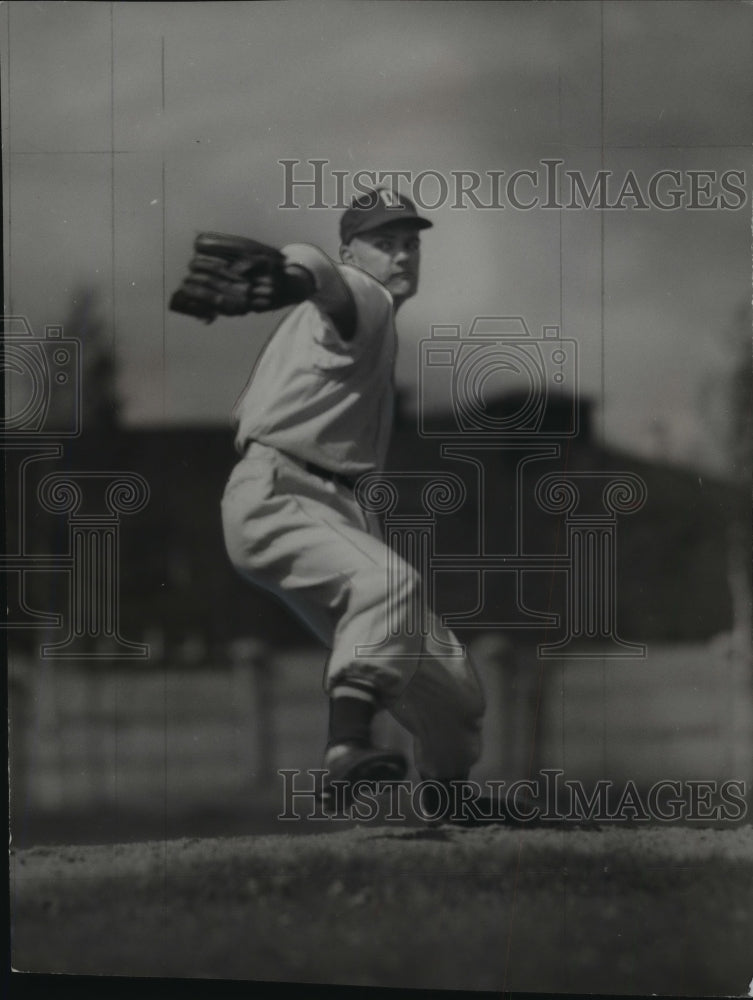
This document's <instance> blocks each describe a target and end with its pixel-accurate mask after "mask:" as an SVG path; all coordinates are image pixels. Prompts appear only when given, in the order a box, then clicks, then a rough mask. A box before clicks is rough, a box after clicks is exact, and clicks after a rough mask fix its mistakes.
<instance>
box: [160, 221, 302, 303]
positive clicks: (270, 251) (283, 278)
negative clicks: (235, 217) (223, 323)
mask: <svg viewBox="0 0 753 1000" xmlns="http://www.w3.org/2000/svg"><path fill="white" fill-rule="evenodd" d="M194 249H195V250H196V254H195V256H194V257H193V258H192V260H191V262H190V264H189V273H188V276H187V277H186V278H185V279H184V281H183V283H182V284H181V286H180V288H179V289H178V290H177V291H176V292H175V294H174V295H173V297H172V299H171V301H170V308H171V309H172V310H173V311H175V312H181V313H186V314H187V315H189V316H196V317H197V318H199V319H205V320H206V321H207V322H211V321H212V320H213V319H214V318H215V317H216V316H218V315H223V316H243V315H245V314H246V313H249V312H266V311H268V310H270V309H280V308H282V307H283V306H287V305H291V304H293V303H294V302H301V301H303V299H305V298H307V297H308V295H309V294H310V293H311V290H312V288H313V283H312V282H309V281H307V280H306V276H305V275H301V273H300V272H301V269H300V268H286V266H285V258H284V256H283V255H282V254H281V253H280V251H279V250H275V249H274V247H268V246H266V245H265V244H263V243H257V242H256V240H249V239H245V238H244V237H241V236H225V235H223V234H221V233H201V234H200V235H199V236H198V237H197V238H196V242H195V244H194Z"/></svg>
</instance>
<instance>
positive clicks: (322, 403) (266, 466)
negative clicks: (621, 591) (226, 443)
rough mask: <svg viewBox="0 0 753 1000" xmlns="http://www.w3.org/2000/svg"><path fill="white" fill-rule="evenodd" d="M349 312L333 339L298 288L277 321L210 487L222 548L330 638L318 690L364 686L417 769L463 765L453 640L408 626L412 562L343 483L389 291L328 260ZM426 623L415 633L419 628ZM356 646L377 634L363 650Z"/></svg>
mask: <svg viewBox="0 0 753 1000" xmlns="http://www.w3.org/2000/svg"><path fill="white" fill-rule="evenodd" d="M337 267H338V271H339V273H340V275H341V276H342V278H343V279H344V281H345V282H346V284H347V286H348V288H349V289H350V292H351V294H352V297H353V300H354V303H355V306H356V310H357V323H356V329H355V334H354V336H353V337H352V339H350V340H348V341H345V340H343V338H342V337H341V336H340V334H339V333H338V331H337V329H336V327H335V326H334V324H333V322H332V320H331V319H330V318H329V317H328V316H327V315H326V314H324V313H323V312H322V311H320V309H319V308H318V307H317V306H316V305H314V304H313V303H312V302H311V301H306V302H303V303H301V304H300V305H298V306H296V307H295V308H294V309H293V310H292V311H291V312H290V313H288V314H287V315H286V316H285V318H284V319H283V320H282V322H281V323H280V325H279V326H278V327H277V329H276V331H275V332H274V334H273V335H272V337H271V339H270V341H269V342H268V344H267V346H266V348H265V349H264V351H263V352H262V355H261V356H260V358H259V360H258V362H257V364H256V366H255V368H254V371H253V373H252V377H251V379H250V381H249V383H248V385H247V387H246V389H245V390H244V393H243V395H242V396H241V398H240V400H239V402H238V404H237V406H236V409H235V416H236V418H237V421H238V430H237V435H236V447H237V449H238V451H239V452H240V453H241V455H242V457H241V460H240V461H239V462H238V464H237V465H236V466H235V468H234V469H233V472H232V474H231V476H230V479H229V481H228V484H227V487H226V489H225V493H224V496H223V500H222V516H223V528H224V532H225V543H226V546H227V550H228V554H229V556H230V558H231V560H232V562H233V564H234V566H235V567H236V569H237V570H238V571H239V572H240V573H241V574H242V575H243V576H244V577H245V578H247V579H248V580H250V581H251V582H253V583H255V584H257V585H259V586H262V587H264V588H266V589H267V590H270V591H272V592H273V593H275V594H277V595H278V596H280V597H281V598H282V599H283V600H284V601H285V603H286V604H287V605H288V606H289V607H290V608H291V610H292V611H294V612H295V613H296V614H297V615H298V616H299V617H300V618H301V619H303V620H304V621H305V622H306V623H307V624H308V626H309V627H310V628H311V629H312V631H313V632H314V633H315V634H316V635H317V636H318V637H319V638H320V639H321V641H322V642H324V643H325V645H326V646H328V647H329V648H330V650H331V655H330V657H329V660H328V663H327V666H326V670H325V675H324V689H325V692H327V693H328V694H329V693H330V692H331V691H332V690H333V688H334V687H335V686H336V685H337V684H338V683H343V682H346V683H347V682H349V681H353V682H354V683H355V684H357V685H359V686H361V687H363V686H364V685H366V686H368V687H369V688H370V689H371V690H373V692H374V695H375V698H376V702H377V705H378V706H379V707H384V708H386V709H387V710H389V711H390V713H391V714H392V715H393V716H394V717H395V718H396V719H397V720H398V722H400V723H401V724H402V725H404V726H405V727H406V728H407V729H408V730H409V731H410V732H411V733H412V734H413V736H414V741H415V747H414V749H415V758H416V766H417V768H418V770H419V772H420V773H421V774H422V776H424V777H432V778H443V779H453V778H462V777H464V776H466V775H467V772H468V769H469V768H470V766H471V764H473V763H474V762H475V760H476V759H477V758H478V755H479V752H480V725H481V722H480V720H481V716H482V714H483V710H484V704H483V696H482V693H481V689H480V686H479V683H478V679H477V677H476V674H475V671H474V670H473V667H472V665H471V664H470V662H469V661H468V659H467V658H466V657H465V656H462V655H453V656H448V655H447V647H448V646H452V647H454V648H455V649H456V650H458V649H459V645H458V643H457V640H456V639H455V637H454V636H453V634H452V633H451V632H449V631H448V630H447V629H446V628H444V627H443V626H442V625H441V624H440V622H439V621H438V619H437V618H436V616H434V614H433V612H431V611H428V612H427V613H428V614H429V616H430V623H429V624H430V626H431V627H430V628H428V629H425V630H421V629H416V628H415V627H414V618H413V612H414V611H415V609H416V607H417V606H418V604H420V602H421V600H422V598H421V589H422V582H421V579H420V576H419V574H418V573H417V572H416V571H415V570H414V569H413V568H412V567H410V566H409V565H408V564H407V563H405V562H404V561H402V560H401V559H399V558H398V557H397V555H396V554H395V553H394V552H392V551H391V550H390V549H389V548H388V547H387V546H386V545H385V544H384V542H383V541H382V537H381V530H380V526H379V523H378V521H377V519H376V518H375V517H374V516H373V515H370V514H367V513H365V512H364V511H363V510H362V508H361V507H360V506H359V504H358V503H357V501H356V499H355V497H354V495H353V489H352V482H349V481H348V480H349V479H355V477H356V476H358V475H359V474H361V473H364V472H368V471H374V470H379V469H381V468H382V467H383V464H384V459H385V455H386V451H387V446H388V443H389V435H390V430H391V422H392V412H393V368H394V362H395V353H396V336H395V328H394V323H393V304H392V298H391V296H390V294H389V292H388V291H387V289H386V288H385V287H384V286H383V285H382V284H380V283H379V282H378V281H376V280H375V279H374V278H372V277H371V276H370V275H369V274H367V273H366V272H365V271H362V270H360V269H359V268H357V267H353V266H350V265H337ZM422 631H428V633H429V634H428V635H422V634H421V632H422ZM365 646H379V655H378V656H377V655H369V652H368V651H364V649H363V647H365Z"/></svg>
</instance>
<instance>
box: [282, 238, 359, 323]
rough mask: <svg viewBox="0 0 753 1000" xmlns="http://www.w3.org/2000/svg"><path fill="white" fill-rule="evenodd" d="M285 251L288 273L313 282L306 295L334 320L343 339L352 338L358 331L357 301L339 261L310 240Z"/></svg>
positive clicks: (283, 251) (289, 247)
mask: <svg viewBox="0 0 753 1000" xmlns="http://www.w3.org/2000/svg"><path fill="white" fill-rule="evenodd" d="M282 254H283V257H284V258H285V271H286V273H288V274H290V275H291V277H292V278H293V279H294V280H295V279H298V280H300V281H301V282H303V283H306V282H308V283H309V293H308V294H307V295H306V296H305V298H307V299H309V301H311V302H313V303H314V305H315V306H316V307H317V309H319V311H320V312H322V313H324V315H325V316H328V317H329V318H330V319H331V320H332V322H333V323H334V325H335V327H336V328H337V332H338V333H339V334H340V336H341V337H342V338H343V340H351V339H352V338H353V335H354V334H355V332H356V319H357V317H356V304H355V301H354V299H353V295H352V294H351V291H350V289H349V288H348V286H347V284H346V283H345V281H344V280H343V278H342V276H341V274H340V272H339V271H338V269H337V266H336V265H335V263H334V262H333V261H332V260H330V258H329V257H328V256H327V255H326V254H325V253H324V252H323V251H322V250H320V249H319V248H318V247H315V246H311V244H309V243H291V244H290V245H289V246H286V247H283V250H282Z"/></svg>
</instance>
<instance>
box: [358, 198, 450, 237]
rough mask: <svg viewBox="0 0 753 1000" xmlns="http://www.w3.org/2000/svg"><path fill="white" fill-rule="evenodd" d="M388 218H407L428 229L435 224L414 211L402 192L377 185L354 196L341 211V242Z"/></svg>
mask: <svg viewBox="0 0 753 1000" xmlns="http://www.w3.org/2000/svg"><path fill="white" fill-rule="evenodd" d="M391 222H408V223H411V224H412V225H413V226H415V227H416V229H429V228H430V227H431V226H433V225H434V223H433V222H429V220H428V219H423V218H422V217H421V216H420V215H419V214H418V213H417V212H416V206H415V205H414V204H413V202H412V201H411V200H410V198H406V197H405V195H404V194H398V192H397V191H391V190H389V189H388V188H376V189H375V190H373V191H369V192H367V193H366V194H364V195H361V196H360V197H358V198H354V199H353V203H352V204H351V206H350V208H348V209H346V211H345V212H343V215H342V218H341V219H340V239H341V241H342V242H343V243H350V241H351V240H352V239H353V237H354V236H357V235H358V234H359V233H366V232H370V231H371V230H372V229H379V228H380V226H386V225H389V224H390V223H391Z"/></svg>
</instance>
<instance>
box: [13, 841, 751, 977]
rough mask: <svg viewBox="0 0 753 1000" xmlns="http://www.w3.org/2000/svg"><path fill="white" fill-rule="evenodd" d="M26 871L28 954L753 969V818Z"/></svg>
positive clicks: (18, 919)
mask: <svg viewBox="0 0 753 1000" xmlns="http://www.w3.org/2000/svg"><path fill="white" fill-rule="evenodd" d="M11 878H12V893H13V896H12V908H13V912H12V917H13V928H12V941H13V966H14V968H16V969H19V970H23V971H31V972H61V973H75V974H79V975H85V974H104V975H117V976H121V975H125V976H168V977H172V976H175V977H209V978H214V979H257V980H283V981H293V982H309V983H322V982H323V983H347V984H358V985H372V986H393V987H394V986H401V987H403V988H411V987H414V988H415V987H424V988H435V989H436V988H440V989H470V990H475V989H478V990H495V991H499V990H503V989H504V990H510V991H512V990H514V991H532V992H567V993H571V992H580V993H600V994H610V993H623V994H624V993H638V994H647V993H652V992H654V993H664V994H680V995H682V994H693V995H704V994H705V995H745V994H746V993H747V990H748V983H749V982H750V980H751V977H752V976H753V892H752V891H751V889H752V887H753V830H751V829H750V828H748V827H741V828H737V829H729V830H723V831H719V830H692V829H678V828H672V829H657V828H650V829H625V828H620V829H605V830H603V831H585V830H572V831H562V830H559V831H555V830H524V831H512V830H507V829H504V828H501V829H500V828H491V827H490V828H481V829H477V830H457V829H445V828H440V829H395V828H389V827H384V826H382V827H360V828H356V829H348V830H343V831H338V832H323V833H321V834H311V835H299V836H295V837H293V836H289V835H277V836H265V837H238V838H229V839H207V840H174V841H167V842H152V843H144V844H120V845H112V846H101V847H99V846H97V847H66V848H57V847H55V848H50V847H37V848H32V849H29V850H25V851H20V852H17V853H16V854H15V855H14V857H13V858H12V865H11Z"/></svg>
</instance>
